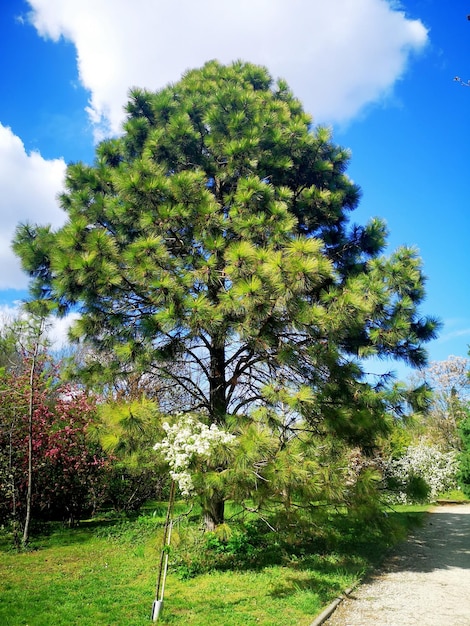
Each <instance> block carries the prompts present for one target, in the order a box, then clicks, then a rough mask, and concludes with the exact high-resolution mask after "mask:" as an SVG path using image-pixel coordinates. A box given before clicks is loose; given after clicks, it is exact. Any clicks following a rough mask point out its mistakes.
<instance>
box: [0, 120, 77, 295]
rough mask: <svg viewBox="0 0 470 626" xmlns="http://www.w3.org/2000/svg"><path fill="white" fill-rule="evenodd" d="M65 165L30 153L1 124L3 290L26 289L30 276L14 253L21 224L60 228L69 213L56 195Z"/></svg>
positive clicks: (0, 252) (0, 262)
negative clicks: (21, 266)
mask: <svg viewBox="0 0 470 626" xmlns="http://www.w3.org/2000/svg"><path fill="white" fill-rule="evenodd" d="M64 173H65V163H64V161H63V160H62V159H56V160H53V161H48V160H46V159H43V158H42V156H41V155H40V154H39V153H38V152H32V153H30V154H28V153H26V151H25V148H24V145H23V143H22V141H21V139H19V138H18V137H17V136H16V135H14V134H13V132H12V131H11V130H10V129H9V128H7V127H5V126H2V125H1V124H0V189H1V190H2V193H1V194H0V289H8V288H11V289H23V288H25V287H26V285H27V277H26V275H25V274H24V273H23V272H22V271H21V268H20V262H19V260H18V259H17V258H16V257H15V255H14V254H13V252H12V250H11V240H12V237H13V234H14V231H15V227H16V225H17V224H18V223H19V222H27V221H30V222H38V223H41V224H52V225H53V226H60V225H61V224H63V222H64V218H65V214H64V213H63V211H61V210H60V209H59V207H58V204H57V200H56V196H57V194H58V193H59V191H60V189H61V187H62V181H63V178H64Z"/></svg>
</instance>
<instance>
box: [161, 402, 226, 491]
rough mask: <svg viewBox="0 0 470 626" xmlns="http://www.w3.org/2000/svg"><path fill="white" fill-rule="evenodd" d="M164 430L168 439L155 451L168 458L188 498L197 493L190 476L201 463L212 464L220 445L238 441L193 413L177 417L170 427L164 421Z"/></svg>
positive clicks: (176, 480)
mask: <svg viewBox="0 0 470 626" xmlns="http://www.w3.org/2000/svg"><path fill="white" fill-rule="evenodd" d="M163 429H164V430H165V432H166V437H165V438H164V439H163V441H161V442H160V443H157V444H155V446H154V450H157V451H158V452H160V453H162V454H163V455H164V456H165V458H166V460H167V462H168V464H169V466H170V476H171V478H172V479H173V480H174V481H175V482H176V483H177V484H178V486H179V489H180V491H181V494H182V495H183V496H185V497H188V496H190V495H191V493H192V492H193V490H194V485H193V479H192V475H191V474H192V470H193V471H194V467H195V466H196V465H197V464H198V461H199V462H201V461H209V460H210V458H211V456H212V455H213V453H214V452H215V449H216V448H217V447H218V446H220V445H226V444H230V443H231V442H232V441H233V439H234V438H235V436H234V435H232V434H230V433H227V432H226V431H224V430H222V429H220V428H218V426H217V425H216V424H211V425H210V426H207V425H206V424H204V423H203V422H201V421H199V420H198V419H197V418H195V417H194V416H193V415H191V414H186V415H184V414H182V415H179V416H177V421H176V422H175V424H173V425H171V426H170V424H168V422H165V423H164V424H163Z"/></svg>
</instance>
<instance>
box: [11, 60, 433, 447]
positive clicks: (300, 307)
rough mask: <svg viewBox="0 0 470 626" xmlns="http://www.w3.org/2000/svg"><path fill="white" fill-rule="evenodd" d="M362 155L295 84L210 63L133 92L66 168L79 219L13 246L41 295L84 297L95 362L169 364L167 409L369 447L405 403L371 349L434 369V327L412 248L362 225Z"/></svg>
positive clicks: (70, 305)
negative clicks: (315, 115) (352, 173)
mask: <svg viewBox="0 0 470 626" xmlns="http://www.w3.org/2000/svg"><path fill="white" fill-rule="evenodd" d="M349 157H350V155H349V152H348V151H347V150H344V149H343V148H341V147H339V146H337V145H335V144H334V143H333V142H332V139H331V133H330V131H329V130H328V129H326V128H322V127H318V128H315V127H314V126H313V124H312V118H311V117H310V115H308V114H307V113H306V112H305V111H304V110H303V108H302V105H301V103H300V102H299V100H298V99H296V98H295V97H294V95H293V94H292V92H291V91H290V89H289V87H288V86H287V84H286V83H285V82H284V81H282V80H279V81H277V82H275V81H274V80H273V79H272V77H271V76H270V74H269V73H268V71H267V70H266V69H265V68H263V67H259V66H256V65H252V64H249V63H244V62H236V63H233V64H232V65H229V66H224V65H221V64H219V63H218V62H216V61H211V62H209V63H207V64H206V65H205V66H204V67H203V68H201V69H196V70H192V71H188V72H187V73H186V74H185V75H184V76H183V77H182V79H181V80H180V81H179V82H177V83H175V84H172V85H168V86H167V87H165V88H163V89H161V90H159V91H158V92H156V93H153V92H149V91H145V90H141V89H133V90H132V91H131V93H130V100H129V102H128V104H127V120H126V122H125V124H124V127H123V134H122V136H120V137H118V138H114V139H109V140H106V141H104V142H102V143H101V144H100V145H99V146H98V147H97V149H96V158H95V161H94V163H93V164H92V165H86V164H83V163H75V164H71V165H69V167H68V169H67V175H66V181H65V192H64V193H63V194H62V196H61V198H60V204H61V207H62V208H63V209H64V211H65V212H66V213H67V216H68V219H67V222H66V223H65V225H64V226H63V227H62V228H60V229H58V230H57V231H53V230H52V229H51V228H50V227H49V226H38V225H31V224H23V225H20V226H19V227H18V229H17V232H16V236H15V240H14V249H15V251H16V253H17V254H18V255H19V256H20V257H21V260H22V263H23V267H24V269H25V270H26V271H27V272H29V275H30V276H31V293H32V296H33V297H34V298H36V299H41V300H46V301H49V302H50V303H51V304H53V305H54V306H55V307H56V310H57V311H58V312H59V313H60V314H63V313H65V312H66V311H69V310H71V309H73V310H78V311H79V313H80V319H79V320H78V321H77V322H76V324H75V326H74V328H73V331H72V334H73V337H74V338H75V339H77V340H87V341H89V342H92V343H93V344H94V345H95V347H96V348H97V349H98V350H103V351H104V353H105V354H106V355H107V358H106V359H104V360H101V362H100V363H98V362H96V363H95V366H94V367H95V368H98V369H107V370H108V373H110V374H111V375H116V376H117V375H122V374H123V373H125V372H126V371H127V372H129V371H131V370H132V371H135V370H138V371H141V372H146V373H147V374H148V375H155V376H158V377H159V379H160V381H164V382H165V384H163V385H161V386H160V387H159V388H160V389H161V394H160V404H161V408H162V409H163V410H165V407H166V404H165V402H166V398H171V402H168V406H170V405H171V408H173V409H175V408H176V409H178V410H182V411H199V412H200V413H201V414H202V415H205V416H206V419H207V420H208V422H209V423H214V424H217V425H226V424H231V425H232V426H231V427H232V428H233V424H234V423H235V422H236V421H237V419H238V418H239V420H244V419H249V417H250V415H252V414H253V411H255V410H256V411H257V412H258V414H259V413H260V412H262V413H263V415H264V418H265V419H268V420H272V423H273V424H276V426H275V428H276V429H278V431H279V432H281V433H283V436H286V438H288V437H287V435H286V433H287V432H292V431H291V430H289V429H292V428H294V427H295V423H296V422H297V421H298V419H299V417H300V416H301V417H302V419H303V420H304V423H305V424H308V427H309V428H310V429H313V430H314V431H315V432H318V433H321V432H323V431H325V432H326V431H327V432H330V433H333V434H335V435H337V436H341V437H342V438H343V439H344V440H346V441H351V442H352V443H357V442H359V443H360V444H361V445H363V446H367V445H370V444H371V442H372V440H373V437H374V435H375V433H376V432H377V431H378V430H380V429H381V428H383V424H384V421H383V413H384V411H385V409H386V408H387V404H388V402H390V401H391V400H390V396H389V395H387V393H386V391H385V387H384V385H383V384H382V381H381V380H379V382H378V384H376V385H375V384H372V383H371V382H370V380H369V379H368V378H367V377H365V375H364V372H363V367H362V366H361V360H362V359H363V358H365V357H373V356H378V357H380V358H392V359H393V358H397V359H401V360H404V361H406V362H407V363H409V364H411V365H418V366H421V365H423V364H424V363H425V360H426V355H425V351H424V349H423V345H424V343H425V342H426V341H428V340H429V339H430V338H432V337H433V336H434V333H435V330H436V325H437V323H436V321H435V320H434V319H432V318H428V317H422V316H421V314H420V312H419V306H420V304H421V303H422V300H423V298H424V277H423V274H422V268H421V260H420V258H419V256H418V254H417V252H416V250H415V249H413V248H407V247H402V248H399V249H398V250H397V251H395V252H394V253H392V254H391V255H389V256H384V254H383V252H384V249H385V246H386V237H387V232H386V227H385V224H384V223H383V221H382V220H380V219H377V218H375V219H372V220H371V221H370V222H369V223H368V224H367V225H365V226H360V225H354V224H351V223H350V214H351V212H352V211H353V210H354V209H355V208H356V207H357V204H358V202H359V197H360V191H359V188H358V187H357V186H356V185H355V184H353V183H352V182H351V180H350V179H349V178H348V176H347V175H346V168H347V165H348V161H349ZM165 386H166V389H167V390H168V394H169V395H166V394H165ZM175 391H176V392H178V393H177V394H175ZM178 403H179V406H178ZM175 405H176V406H175ZM286 416H291V417H286ZM234 420H235V422H234Z"/></svg>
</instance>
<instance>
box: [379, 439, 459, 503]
mask: <svg viewBox="0 0 470 626" xmlns="http://www.w3.org/2000/svg"><path fill="white" fill-rule="evenodd" d="M457 471H458V460H457V454H456V453H455V452H441V451H440V450H439V449H438V448H436V447H434V446H429V445H425V444H424V443H419V444H417V445H414V446H409V447H408V448H407V451H406V453H405V454H404V455H403V456H402V457H401V458H400V459H396V460H395V459H394V460H391V461H388V462H385V464H384V476H385V479H386V483H388V484H389V485H392V486H393V488H394V490H395V492H396V493H395V495H396V500H398V501H399V502H402V503H404V504H408V503H410V502H412V501H413V500H415V499H423V498H416V494H414V493H413V488H412V487H413V485H415V486H416V485H417V483H418V482H421V484H423V481H424V487H425V491H426V493H425V495H426V496H427V497H426V499H428V500H433V499H435V498H436V497H437V496H438V495H439V494H440V493H443V492H445V491H448V490H449V489H453V488H454V487H455V486H456V478H457Z"/></svg>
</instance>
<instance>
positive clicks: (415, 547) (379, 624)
mask: <svg viewBox="0 0 470 626" xmlns="http://www.w3.org/2000/svg"><path fill="white" fill-rule="evenodd" d="M412 624H416V625H417V626H418V625H419V626H469V625H470V504H462V505H461V504H458V505H446V506H438V507H435V508H434V509H433V510H432V511H431V513H430V514H429V515H428V516H427V518H426V521H425V523H424V526H423V527H422V528H420V529H419V530H417V531H416V532H415V533H414V535H413V536H412V537H411V538H410V539H409V540H408V541H407V542H406V543H404V544H402V546H401V547H400V548H399V549H398V551H397V552H396V553H395V555H394V556H393V557H392V558H391V559H389V560H388V561H387V563H386V564H385V566H384V567H383V569H382V570H381V571H380V572H379V573H377V574H376V575H375V576H374V577H372V578H371V579H370V580H368V581H367V582H366V583H365V584H363V585H361V586H359V587H358V588H357V589H355V590H354V591H353V592H352V593H351V595H350V596H349V598H347V599H346V600H344V601H343V602H342V603H341V604H340V605H339V607H338V608H337V609H336V611H335V612H334V613H333V615H332V616H331V617H330V618H329V619H328V620H327V621H326V622H325V626H409V625H412Z"/></svg>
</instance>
